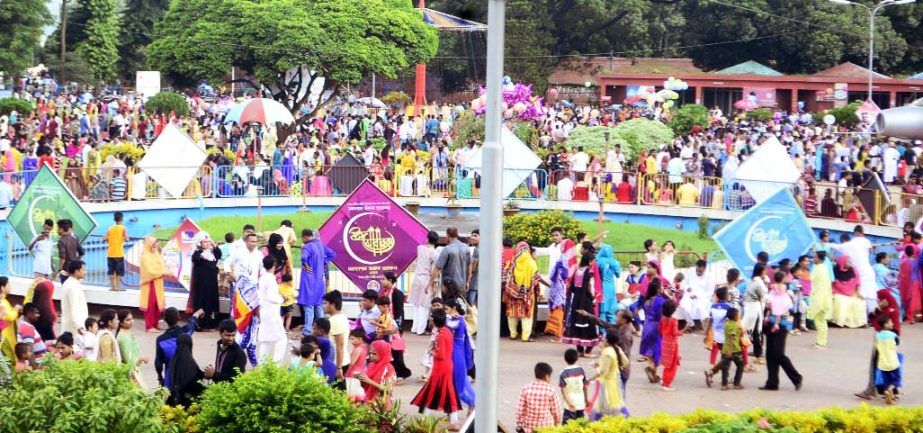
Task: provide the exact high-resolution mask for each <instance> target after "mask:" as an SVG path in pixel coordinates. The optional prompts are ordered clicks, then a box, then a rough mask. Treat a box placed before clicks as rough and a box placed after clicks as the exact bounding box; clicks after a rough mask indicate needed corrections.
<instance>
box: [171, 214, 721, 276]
mask: <svg viewBox="0 0 923 433" xmlns="http://www.w3.org/2000/svg"><path fill="white" fill-rule="evenodd" d="M332 213H333V212H296V213H292V214H274V215H264V216H263V234H264V235H265V234H266V233H268V232H270V231H272V230H275V229H276V228H278V227H279V225H280V223H281V222H282V220H284V219H288V220H291V221H292V225H293V227H294V229H295V232H296V233H301V229H303V228H312V229H318V228H320V226H321V225H322V224H323V223H324V222H325V221H327V219H328V218H330V215H331V214H332ZM246 223H250V224H253V225H256V218H255V217H251V218H241V217H239V216H220V217H212V218H207V219H205V220H202V221H196V224H198V225H199V227H201V228H202V229H203V230H205V231H207V232H208V233H209V235H211V237H212V238H213V239H215V240H216V241H218V242H224V234H225V233H228V232H230V233H234V237H235V238H237V237H239V236H240V229H241V227H243V225H244V224H246ZM580 224H581V225H582V226H583V229H584V231H585V232H586V233H588V235H589V237H590V238H593V237H595V236H596V234H597V233H598V227H599V224H598V223H597V222H596V221H592V220H580ZM177 227H178V225H177V226H173V227H169V228H165V229H161V230H158V231H157V232H156V233H155V236H156V237H157V238H159V239H166V238H167V237H169V236H170V235H172V234H173V233H174V232H175V231H176V228H177ZM602 229H603V231H608V232H609V234H608V235H607V237H606V238H604V239H603V240H602V242H604V243H607V244H609V245H612V248H613V249H614V250H615V251H616V252H618V251H642V250H643V244H644V241H645V240H646V239H654V240H656V241H657V243H658V244H659V245H663V243H664V242H665V241H668V240H671V241H673V244H674V245H676V249H677V251H694V252H696V253H697V254H701V253H702V252H703V251H708V252H709V253H711V252H713V251H718V244H716V243H715V241H714V240H713V239H712V238H711V237H709V238H707V239H699V237H698V234H697V233H696V232H693V231H683V230H676V229H665V228H660V227H654V226H649V225H644V224H630V223H624V222H622V223H617V222H610V221H607V222H604V223H603V228H602ZM542 246H545V245H539V247H542ZM618 258H619V259H620V260H621V261H623V262H624V261H626V260H628V259H629V258H632V259H634V258H633V256H632V255H620V257H618ZM295 262H296V263H295V265H296V266H300V263H299V261H298V260H295ZM676 262H677V263H676V264H677V266H680V265H682V263H681V262H680V260H679V258H677V260H676ZM538 265H539V269H541V270H542V271H543V272H544V271H545V270H547V269H548V257H539V259H538ZM622 265H623V266H627V263H623V264H622Z"/></svg>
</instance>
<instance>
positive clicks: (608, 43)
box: [427, 0, 923, 87]
mask: <svg viewBox="0 0 923 433" xmlns="http://www.w3.org/2000/svg"><path fill="white" fill-rule="evenodd" d="M855 1H856V2H858V3H862V4H864V5H867V6H872V5H874V4H875V3H876V2H875V1H873V0H855ZM523 3H527V6H525V7H524V6H523V5H522V4H523ZM427 5H428V6H429V7H431V8H434V9H438V10H441V11H444V12H447V13H450V14H453V15H458V16H460V17H462V18H466V19H471V20H474V21H480V22H486V20H487V10H486V7H485V6H484V2H483V1H479V0H429V1H428V2H427ZM507 8H508V9H507V23H506V25H507V34H506V50H507V56H508V58H507V59H506V62H505V67H506V73H507V74H508V75H510V76H511V77H512V78H513V79H514V80H522V81H524V82H533V83H536V84H541V83H543V82H544V81H545V79H546V78H547V76H548V74H549V73H550V72H551V71H552V70H553V69H554V67H555V66H556V65H558V64H561V63H563V62H567V61H569V60H571V59H575V58H579V57H584V56H606V55H609V54H610V53H611V54H612V55H613V56H616V57H691V58H692V59H693V61H694V62H695V63H696V65H698V66H699V67H702V68H704V69H707V70H713V69H720V68H725V67H728V66H732V65H735V64H738V63H742V62H745V61H747V60H755V61H757V62H760V63H763V64H766V65H769V66H770V67H772V68H774V69H776V70H778V71H781V72H784V73H813V72H817V71H819V70H822V69H826V68H829V67H832V66H835V65H837V64H839V63H841V62H844V61H852V62H853V63H857V64H860V65H865V64H866V62H867V57H866V56H867V53H868V11H867V10H866V9H865V8H862V7H859V6H843V5H837V4H833V3H831V2H828V1H826V0H811V1H807V2H806V1H803V0H608V1H607V0H533V1H529V2H520V1H518V0H511V1H509V2H508V4H507ZM921 19H923V2H921V3H920V4H914V5H900V6H891V7H887V8H884V9H883V10H882V12H881V13H879V15H878V17H877V19H876V30H875V46H876V49H875V52H876V58H875V68H876V70H878V71H882V72H884V73H888V74H895V73H916V72H920V71H921V70H923V25H921ZM530 29H531V31H530ZM451 48H453V47H452V46H450V45H443V46H440V51H439V53H438V57H439V58H443V57H450V56H457V55H458V53H452V52H450V51H448V50H449V49H451ZM478 55H480V56H483V53H478ZM539 87H541V86H539Z"/></svg>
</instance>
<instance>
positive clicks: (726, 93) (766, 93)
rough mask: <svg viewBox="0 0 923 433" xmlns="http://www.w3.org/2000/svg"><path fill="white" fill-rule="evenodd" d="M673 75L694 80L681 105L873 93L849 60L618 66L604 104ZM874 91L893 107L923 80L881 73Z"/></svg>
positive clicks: (916, 94)
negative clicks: (675, 69)
mask: <svg viewBox="0 0 923 433" xmlns="http://www.w3.org/2000/svg"><path fill="white" fill-rule="evenodd" d="M729 69H732V68H729ZM767 69H768V68H767ZM670 76H673V77H676V78H678V79H681V80H683V81H685V82H687V83H688V84H689V89H688V90H686V91H684V92H680V99H679V100H678V101H677V105H682V104H684V103H692V102H694V103H697V104H703V105H705V106H708V107H713V106H718V107H720V108H721V109H722V110H723V111H725V112H731V111H733V109H732V107H733V104H734V102H736V101H739V100H740V99H742V98H743V97H744V95H751V94H753V95H755V96H756V97H757V99H759V101H760V104H761V105H762V106H765V107H778V108H781V109H784V110H789V111H796V110H798V109H799V105H800V108H801V109H803V110H805V111H809V112H816V111H822V110H826V109H830V108H834V107H839V106H843V105H846V104H847V103H849V102H850V101H855V100H864V99H866V97H867V92H868V69H866V68H863V67H861V66H858V65H855V64H852V63H848V62H847V63H843V64H841V65H837V66H834V67H832V68H830V69H826V70H823V71H820V72H818V73H815V74H813V75H783V76H769V75H759V74H757V73H745V74H735V73H722V74H719V73H704V72H703V73H632V72H627V71H618V70H613V71H611V72H602V73H599V74H598V75H597V76H596V83H598V86H599V87H597V89H598V90H599V95H600V97H601V101H602V102H603V104H621V103H622V102H623V101H624V100H625V99H626V98H627V95H629V94H630V93H632V91H633V90H634V89H636V88H637V87H640V86H654V87H656V88H657V89H661V88H663V82H664V81H665V80H666V79H667V78H669V77H670ZM596 83H594V84H596ZM552 84H554V81H553V80H552ZM872 90H873V99H874V101H875V103H877V104H878V106H879V107H881V108H891V107H896V106H901V105H905V104H907V103H909V102H911V101H913V100H915V99H918V98H920V97H923V80H914V79H895V78H891V77H887V76H885V75H881V74H878V73H876V74H875V76H874V82H873V86H872ZM799 103H800V104H799Z"/></svg>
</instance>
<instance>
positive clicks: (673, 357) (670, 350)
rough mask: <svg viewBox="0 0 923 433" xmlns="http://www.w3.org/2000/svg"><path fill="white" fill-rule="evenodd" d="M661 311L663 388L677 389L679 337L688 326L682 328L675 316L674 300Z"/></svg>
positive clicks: (668, 389) (669, 301)
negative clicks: (674, 386)
mask: <svg viewBox="0 0 923 433" xmlns="http://www.w3.org/2000/svg"><path fill="white" fill-rule="evenodd" d="M677 275H679V274H677ZM660 311H661V313H660V314H661V318H660V335H661V337H662V340H661V343H660V344H661V346H660V347H661V349H660V365H661V366H662V367H663V390H664V391H675V390H676V388H673V379H674V378H675V377H676V371H677V370H678V369H679V359H680V358H679V337H680V336H682V335H683V331H685V329H686V326H685V325H684V326H683V328H682V329H681V328H680V327H679V321H677V320H676V319H675V318H674V317H673V314H674V313H676V302H673V301H672V300H668V301H666V302H664V303H663V307H661V310H660Z"/></svg>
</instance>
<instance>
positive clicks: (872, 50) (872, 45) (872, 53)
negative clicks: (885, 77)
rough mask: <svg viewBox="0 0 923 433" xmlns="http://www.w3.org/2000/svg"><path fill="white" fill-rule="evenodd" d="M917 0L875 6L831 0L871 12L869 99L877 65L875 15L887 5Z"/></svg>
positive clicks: (884, 1)
mask: <svg viewBox="0 0 923 433" xmlns="http://www.w3.org/2000/svg"><path fill="white" fill-rule="evenodd" d="M916 1H917V0H882V1H881V2H880V3H878V4H877V5H875V7H868V6H866V5H864V4H862V3H856V2H854V1H851V0H830V3H834V4H838V5H849V6H861V7H863V8H865V10H866V11H868V13H869V88H868V100H869V101H871V100H872V80H873V79H874V77H875V72H874V70H873V68H874V67H875V15H877V14H878V11H880V10H881V8H883V7H885V6H892V5H905V4H909V3H914V2H916Z"/></svg>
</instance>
